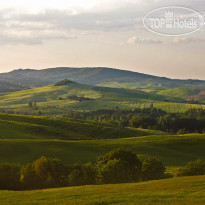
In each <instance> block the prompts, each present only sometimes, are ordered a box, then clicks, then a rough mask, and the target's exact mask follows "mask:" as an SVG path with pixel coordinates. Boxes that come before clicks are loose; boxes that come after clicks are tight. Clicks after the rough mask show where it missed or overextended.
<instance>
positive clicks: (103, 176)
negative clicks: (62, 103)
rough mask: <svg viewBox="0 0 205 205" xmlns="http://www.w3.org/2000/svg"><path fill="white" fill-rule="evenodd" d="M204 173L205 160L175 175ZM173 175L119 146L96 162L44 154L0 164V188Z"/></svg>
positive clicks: (125, 180) (49, 185) (21, 188)
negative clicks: (26, 160)
mask: <svg viewBox="0 0 205 205" xmlns="http://www.w3.org/2000/svg"><path fill="white" fill-rule="evenodd" d="M203 174H205V160H204V161H203V160H196V161H193V162H188V163H187V165H186V166H184V167H182V168H180V169H178V170H177V171H176V173H175V176H192V175H203ZM169 177H173V176H172V175H170V174H169V173H166V168H165V166H164V165H163V163H162V162H161V161H160V160H159V159H156V158H153V157H151V158H147V159H145V160H144V161H140V160H139V159H138V157H137V155H136V154H135V153H133V152H132V151H131V150H129V149H124V148H119V149H115V150H112V151H111V152H109V153H107V154H105V155H103V156H99V157H98V158H97V160H96V162H95V163H93V164H92V163H90V162H89V163H86V164H82V165H79V164H74V165H72V166H66V165H64V164H63V163H62V162H61V161H60V160H59V159H56V158H47V157H45V156H42V157H41V158H39V159H37V160H35V161H34V162H32V163H28V164H26V165H23V166H20V165H14V164H9V163H4V164H0V189H6V190H30V189H43V188H55V187H66V186H81V185H96V184H110V183H112V184H113V183H128V182H139V181H147V180H157V179H164V178H169Z"/></svg>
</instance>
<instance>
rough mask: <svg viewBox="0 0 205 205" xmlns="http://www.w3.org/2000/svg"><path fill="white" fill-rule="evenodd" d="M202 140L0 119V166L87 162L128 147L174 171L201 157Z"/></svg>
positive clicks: (199, 137)
mask: <svg viewBox="0 0 205 205" xmlns="http://www.w3.org/2000/svg"><path fill="white" fill-rule="evenodd" d="M128 137H129V138H128ZM79 139H81V140H79ZM82 139H93V140H82ZM204 139H205V135H203V134H202V135H199V134H189V135H167V133H163V132H160V131H151V130H143V129H131V128H118V127H112V126H106V125H104V124H99V123H92V122H89V123H88V122H85V121H79V120H71V119H64V118H48V117H29V116H19V115H17V116H16V115H0V150H1V151H0V153H1V155H0V162H13V163H21V164H25V163H28V162H31V161H33V160H35V159H37V158H39V157H40V156H42V155H45V156H49V157H54V158H55V157H57V158H59V159H61V160H62V161H63V162H64V163H65V164H73V163H86V162H88V161H95V160H96V158H97V157H98V156H99V155H102V154H105V153H107V152H109V151H110V150H112V149H114V148H117V147H126V148H130V149H131V150H132V151H134V152H135V153H136V154H137V155H138V156H139V158H140V159H144V158H145V157H148V156H155V157H158V158H159V159H161V160H162V161H163V162H164V164H165V165H166V166H168V167H169V169H172V167H173V168H174V167H178V166H182V165H184V164H185V163H186V162H188V161H190V160H195V159H198V158H201V159H204V156H205V151H204V146H205V141H204ZM8 150H9V151H8ZM25 153H26V154H25Z"/></svg>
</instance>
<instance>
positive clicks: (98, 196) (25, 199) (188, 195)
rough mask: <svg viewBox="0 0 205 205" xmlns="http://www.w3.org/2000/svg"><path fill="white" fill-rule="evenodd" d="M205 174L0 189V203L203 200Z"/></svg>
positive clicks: (171, 204) (178, 203)
mask: <svg viewBox="0 0 205 205" xmlns="http://www.w3.org/2000/svg"><path fill="white" fill-rule="evenodd" d="M204 190H205V176H195V177H179V178H172V179H165V180H157V181H148V182H142V183H130V184H114V185H112V184H111V185H98V186H81V187H68V188H58V189H45V190H34V191H19V192H14V191H0V203H1V204H2V205H11V204H21V205H24V204H39V205H47V204H50V205H54V204H55V205H57V204H61V205H67V204H69V205H74V204H75V205H78V204H79V205H97V204H98V205H100V204H101V205H102V204H103V205H108V204H109V205H110V204H123V205H127V204H140V205H148V204H166V205H185V204H186V205H194V204H197V205H202V204H205V193H204Z"/></svg>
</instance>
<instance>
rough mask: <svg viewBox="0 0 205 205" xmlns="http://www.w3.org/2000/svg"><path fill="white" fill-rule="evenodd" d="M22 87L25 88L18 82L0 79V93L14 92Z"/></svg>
mask: <svg viewBox="0 0 205 205" xmlns="http://www.w3.org/2000/svg"><path fill="white" fill-rule="evenodd" d="M24 89H26V88H25V87H23V86H21V85H19V84H14V83H10V82H6V81H4V80H3V81H2V80H0V93H5V92H15V91H19V90H24Z"/></svg>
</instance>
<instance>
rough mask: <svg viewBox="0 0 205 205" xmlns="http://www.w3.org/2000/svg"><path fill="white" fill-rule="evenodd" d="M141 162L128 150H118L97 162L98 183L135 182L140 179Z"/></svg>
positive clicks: (99, 158) (101, 157)
mask: <svg viewBox="0 0 205 205" xmlns="http://www.w3.org/2000/svg"><path fill="white" fill-rule="evenodd" d="M140 170H141V161H140V160H139V159H138V158H137V155H136V154H134V153H133V152H131V151H130V150H127V149H123V148H120V149H116V150H113V151H111V152H109V153H108V154H106V155H104V156H100V157H98V160H97V162H96V171H97V182H98V183H99V184H103V183H123V182H134V181H138V180H139V178H140Z"/></svg>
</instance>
